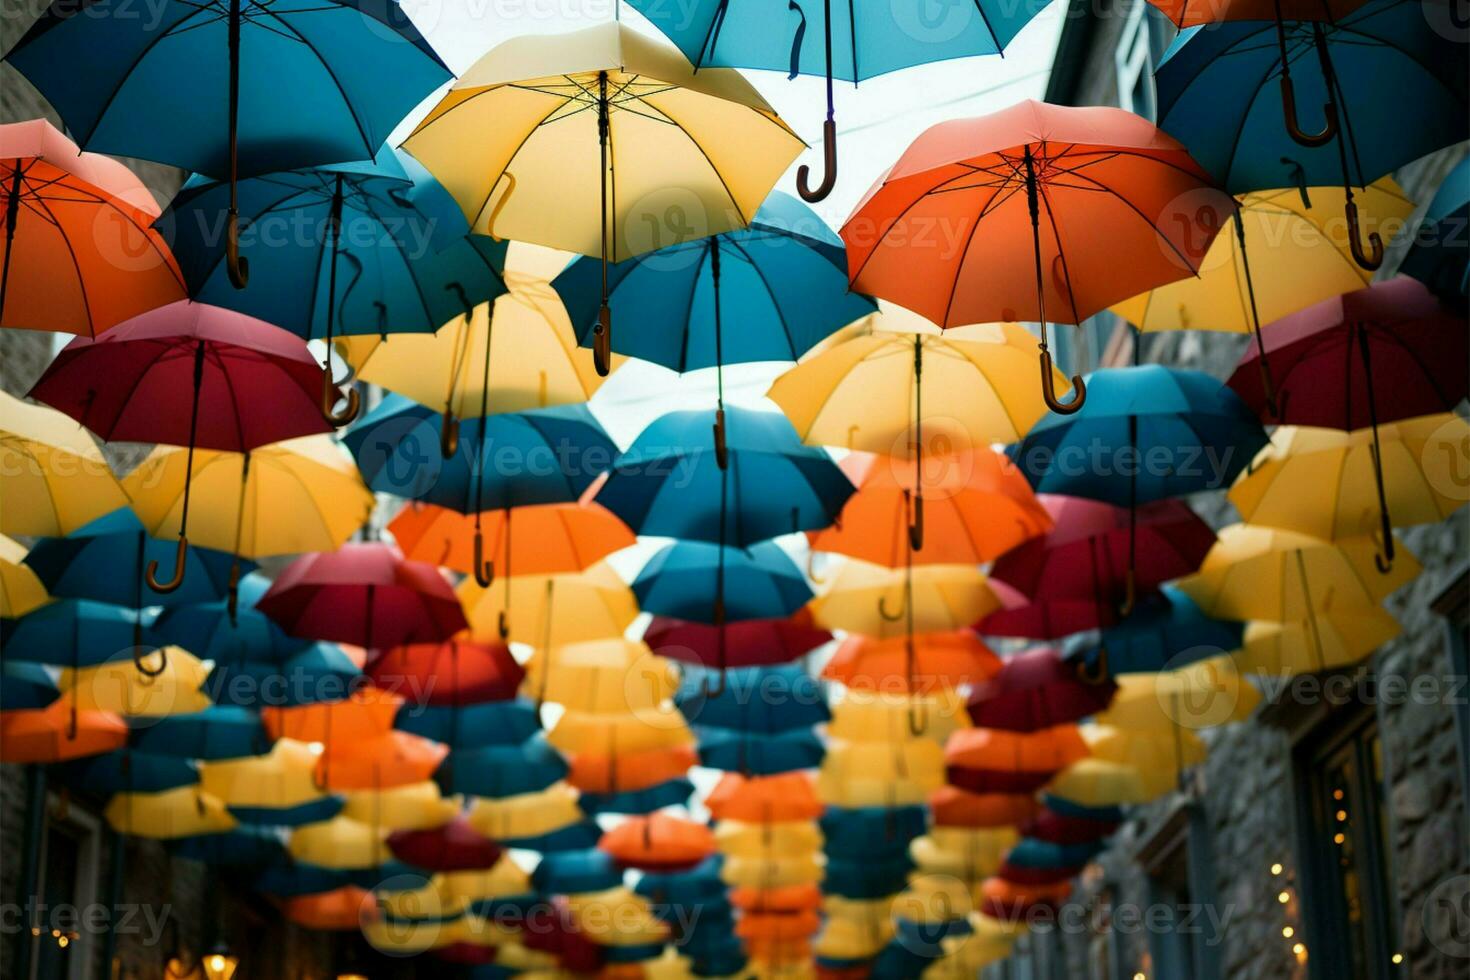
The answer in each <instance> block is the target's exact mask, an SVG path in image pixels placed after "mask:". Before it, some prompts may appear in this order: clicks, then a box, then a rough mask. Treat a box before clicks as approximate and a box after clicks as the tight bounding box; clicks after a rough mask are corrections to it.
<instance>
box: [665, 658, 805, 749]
mask: <svg viewBox="0 0 1470 980" xmlns="http://www.w3.org/2000/svg"><path fill="white" fill-rule="evenodd" d="M674 704H675V705H676V706H677V707H678V708H679V711H680V712H682V713H683V715H684V717H685V718H687V719H689V723H690V724H692V725H699V726H702V727H704V728H720V729H730V730H733V731H740V732H750V733H753V734H758V735H777V734H780V733H782V732H788V731H792V730H793V729H806V728H811V727H812V726H814V725H820V724H822V723H824V722H826V721H828V720H829V719H830V718H831V712H829V711H828V710H827V698H826V692H825V690H824V688H823V686H822V685H821V684H820V683H819V682H818V681H817V680H816V678H814V677H812V676H811V675H810V674H808V673H807V672H806V670H805V669H804V668H802V667H801V666H800V665H797V664H790V665H786V666H781V667H743V668H735V669H732V670H730V671H729V672H728V673H727V676H726V684H725V689H724V690H723V691H720V692H719V693H718V694H714V695H706V693H705V690H704V687H703V685H702V684H700V683H699V682H698V679H696V678H694V677H693V676H687V675H686V677H685V679H684V682H683V683H682V684H681V685H680V688H679V692H678V694H677V695H676V696H675V698H674Z"/></svg>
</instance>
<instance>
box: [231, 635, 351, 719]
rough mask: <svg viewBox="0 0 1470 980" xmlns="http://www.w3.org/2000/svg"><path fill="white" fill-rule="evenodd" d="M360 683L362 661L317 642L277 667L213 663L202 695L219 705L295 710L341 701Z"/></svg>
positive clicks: (268, 663) (239, 662) (262, 663)
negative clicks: (321, 703) (294, 708)
mask: <svg viewBox="0 0 1470 980" xmlns="http://www.w3.org/2000/svg"><path fill="white" fill-rule="evenodd" d="M362 678H363V673H362V668H361V667H359V666H358V661H356V660H354V659H353V658H352V657H351V656H350V655H349V654H348V653H347V652H346V651H345V650H343V649H342V648H341V647H339V646H336V645H335V644H331V643H313V644H311V645H310V646H307V647H305V648H303V649H301V650H300V651H298V652H296V653H293V654H292V655H291V656H289V657H287V658H286V659H285V660H284V661H281V662H279V663H274V662H271V661H259V660H253V661H252V660H235V661H232V662H225V663H219V664H215V666H214V669H213V670H212V671H210V674H209V681H208V683H207V684H205V686H204V690H205V693H207V694H208V695H209V696H210V697H211V698H213V699H214V700H215V701H216V702H217V703H219V704H238V705H241V706H242V707H246V708H256V709H259V708H263V707H267V706H277V707H292V706H295V705H302V704H314V703H317V702H321V701H340V700H342V699H343V698H345V697H346V696H347V695H348V693H349V692H350V691H351V690H352V688H353V686H354V685H355V684H358V683H359V682H360V681H361V680H362Z"/></svg>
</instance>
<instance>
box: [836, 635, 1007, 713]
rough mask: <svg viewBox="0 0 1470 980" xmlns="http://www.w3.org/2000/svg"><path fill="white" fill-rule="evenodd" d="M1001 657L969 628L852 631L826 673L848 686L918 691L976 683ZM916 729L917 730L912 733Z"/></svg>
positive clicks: (992, 671)
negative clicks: (873, 634)
mask: <svg viewBox="0 0 1470 980" xmlns="http://www.w3.org/2000/svg"><path fill="white" fill-rule="evenodd" d="M1000 666H1001V663H1000V660H999V658H997V657H996V655H995V654H994V653H993V652H991V650H990V648H989V647H987V646H986V645H985V644H984V643H982V642H981V641H980V638H979V637H978V636H976V635H975V634H974V633H972V632H970V631H969V630H956V631H954V632H949V633H924V634H921V635H919V636H916V637H914V638H913V641H912V643H910V641H909V638H908V637H906V636H904V637H894V638H892V639H887V640H875V639H870V638H868V637H864V636H850V637H848V638H847V639H846V640H844V641H843V642H842V645H841V646H839V647H838V648H837V652H836V653H835V654H833V656H832V659H831V660H829V661H828V662H827V666H826V667H824V668H823V669H822V676H823V677H826V678H829V679H831V680H835V681H840V682H841V683H842V684H844V685H846V686H847V687H849V688H857V689H875V690H879V691H884V692H894V691H902V692H905V693H915V692H917V691H921V690H924V689H926V688H932V687H933V686H935V685H940V686H943V687H959V686H961V685H967V684H977V683H979V682H981V681H983V680H984V679H985V678H987V677H989V676H991V675H992V674H994V673H995V672H996V671H997V670H999V669H1000ZM911 734H914V733H911Z"/></svg>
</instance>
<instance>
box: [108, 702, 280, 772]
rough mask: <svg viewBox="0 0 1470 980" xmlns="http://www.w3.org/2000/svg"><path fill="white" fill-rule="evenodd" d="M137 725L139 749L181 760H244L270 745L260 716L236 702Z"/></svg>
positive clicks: (136, 741) (136, 739) (261, 751)
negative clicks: (236, 704) (237, 704)
mask: <svg viewBox="0 0 1470 980" xmlns="http://www.w3.org/2000/svg"><path fill="white" fill-rule="evenodd" d="M135 725H136V729H135V731H134V732H133V736H132V739H133V745H134V746H135V747H136V748H137V749H139V750H140V751H142V752H154V753H157V754H158V755H172V756H176V757H178V758H182V759H203V760H205V761H210V762H212V761H216V760H219V759H241V758H244V757H245V756H247V755H260V754H262V753H263V752H264V751H265V750H266V748H267V747H268V746H269V745H270V739H269V738H268V737H267V735H266V731H265V728H264V726H262V725H261V723H260V716H259V715H257V714H256V713H255V712H253V711H248V710H246V709H245V708H240V707H236V706H234V705H215V706H213V707H209V708H205V709H204V710H203V711H195V712H191V713H190V714H184V715H167V716H165V717H162V718H146V719H139V720H138V721H137V722H136V723H135Z"/></svg>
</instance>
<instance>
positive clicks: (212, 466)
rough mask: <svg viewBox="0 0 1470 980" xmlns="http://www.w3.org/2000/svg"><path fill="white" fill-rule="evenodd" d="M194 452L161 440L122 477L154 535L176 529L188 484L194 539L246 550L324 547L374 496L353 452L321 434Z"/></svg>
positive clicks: (262, 552)
mask: <svg viewBox="0 0 1470 980" xmlns="http://www.w3.org/2000/svg"><path fill="white" fill-rule="evenodd" d="M194 456H195V461H194V462H193V465H190V463H191V461H190V460H189V454H188V453H187V452H186V451H185V450H182V449H166V448H162V447H160V448H158V449H155V450H154V451H153V452H152V453H150V454H149V455H148V457H147V458H146V459H144V460H143V462H141V463H139V464H138V466H137V467H136V468H135V469H134V470H133V471H132V472H131V473H129V474H128V476H127V479H126V480H124V481H123V488H124V489H125V490H126V491H127V492H128V495H129V496H130V497H131V498H132V506H133V511H134V512H135V513H136V514H137V515H138V517H139V519H140V520H142V522H143V524H144V526H145V527H147V528H148V531H149V533H150V534H152V535H153V536H154V537H163V536H166V535H169V534H172V533H177V532H178V531H179V530H181V529H182V527H183V517H184V514H183V508H182V498H183V497H184V496H185V491H186V490H187V488H188V487H190V486H193V487H195V488H197V490H198V493H197V494H196V496H195V499H194V501H193V503H194V510H193V513H194V533H193V540H194V542H195V543H196V544H198V545H202V546H204V547H209V548H214V549H216V550H220V551H229V552H232V553H233V554H236V555H240V556H242V557H247V558H263V557H267V556H271V555H290V554H297V553H300V552H305V551H330V550H332V549H334V548H336V547H338V546H339V545H341V544H342V542H344V541H346V540H347V538H348V537H350V536H351V535H352V533H353V532H354V531H356V530H358V528H360V527H362V525H363V524H364V523H365V522H366V521H367V519H368V515H369V514H370V513H371V511H372V506H373V496H372V494H371V493H369V492H368V491H367V489H366V488H365V487H364V486H363V485H362V478H361V476H359V475H358V473H357V469H356V468H355V467H354V466H353V465H352V460H351V459H350V458H349V457H348V456H347V455H346V454H345V453H344V452H342V450H341V449H339V448H338V447H337V446H336V445H335V444H334V443H333V442H332V441H331V440H330V439H327V438H325V437H321V436H316V437H308V438H303V439H291V440H288V441H286V442H282V443H273V444H271V445H269V446H261V447H260V448H258V449H254V450H251V451H250V452H248V453H233V452H212V451H208V450H203V451H199V452H196V453H195V454H194ZM263 502H267V503H268V505H267V506H264V507H263V506H262V504H263ZM236 607H238V602H237V603H236Z"/></svg>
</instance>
